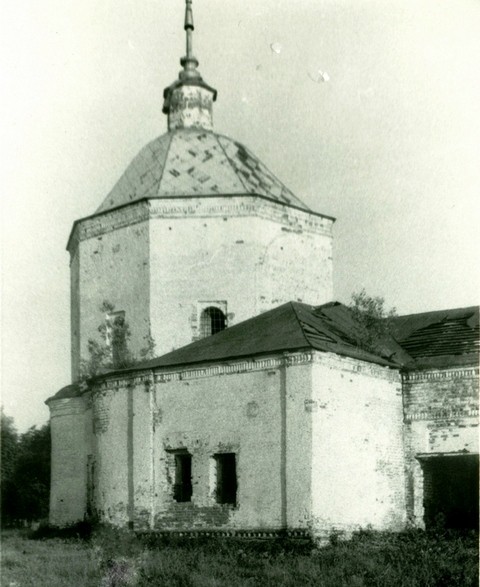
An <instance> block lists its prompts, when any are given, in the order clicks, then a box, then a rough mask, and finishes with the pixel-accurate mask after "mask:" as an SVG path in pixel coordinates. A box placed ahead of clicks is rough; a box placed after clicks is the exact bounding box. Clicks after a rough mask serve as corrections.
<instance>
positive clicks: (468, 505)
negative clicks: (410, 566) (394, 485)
mask: <svg viewBox="0 0 480 587" xmlns="http://www.w3.org/2000/svg"><path fill="white" fill-rule="evenodd" d="M419 460H420V462H421V464H422V469H423V495H424V510H425V526H426V527H427V528H432V527H438V526H443V527H445V528H451V529H455V528H456V529H477V530H478V513H479V512H478V497H479V495H478V455H458V456H456V455H451V456H450V455H449V456H432V457H425V458H423V457H422V458H419Z"/></svg>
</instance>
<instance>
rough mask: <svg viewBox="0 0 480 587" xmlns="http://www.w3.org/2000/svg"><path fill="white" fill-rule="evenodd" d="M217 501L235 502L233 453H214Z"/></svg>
mask: <svg viewBox="0 0 480 587" xmlns="http://www.w3.org/2000/svg"><path fill="white" fill-rule="evenodd" d="M214 459H215V469H216V470H215V477H216V488H215V497H216V500H217V503H229V504H232V505H235V504H236V503H237V465H236V455H235V453H222V454H217V455H214Z"/></svg>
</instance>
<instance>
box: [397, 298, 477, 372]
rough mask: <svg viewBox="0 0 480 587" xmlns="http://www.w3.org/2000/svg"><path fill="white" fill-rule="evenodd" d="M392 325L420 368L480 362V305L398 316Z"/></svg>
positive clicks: (398, 338)
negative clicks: (479, 359)
mask: <svg viewBox="0 0 480 587" xmlns="http://www.w3.org/2000/svg"><path fill="white" fill-rule="evenodd" d="M393 325H394V330H393V334H394V336H395V338H396V339H397V340H398V342H399V343H400V344H401V346H402V347H403V348H404V349H405V351H406V352H408V354H409V355H410V356H411V357H412V358H413V359H414V361H415V365H416V367H417V368H427V367H432V368H435V367H437V368H441V367H453V366H457V365H467V364H472V363H477V364H478V353H479V349H480V345H479V309H478V306H471V307H468V308H455V309H452V310H438V311H435V312H422V313H419V314H409V315H406V316H398V317H396V318H394V319H393Z"/></svg>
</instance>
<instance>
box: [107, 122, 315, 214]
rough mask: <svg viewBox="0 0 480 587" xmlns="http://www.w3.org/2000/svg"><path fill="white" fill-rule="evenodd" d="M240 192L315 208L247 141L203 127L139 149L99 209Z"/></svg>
mask: <svg viewBox="0 0 480 587" xmlns="http://www.w3.org/2000/svg"><path fill="white" fill-rule="evenodd" d="M241 194H256V195H259V196H266V197H268V198H271V199H273V200H276V201H278V202H281V203H283V204H289V205H291V206H296V207H298V208H302V209H303V210H307V211H310V209H309V208H308V207H307V206H306V205H305V204H304V203H303V202H302V201H301V200H299V199H298V198H297V197H296V196H294V194H293V193H292V192H291V191H290V190H289V189H288V188H287V187H285V186H284V185H283V183H282V182H281V181H280V180H279V179H277V178H276V177H275V176H274V175H273V174H272V173H271V172H270V171H269V170H268V169H267V168H266V167H265V165H264V164H263V163H261V161H259V159H258V158H257V157H256V156H255V155H253V153H251V151H249V150H248V149H247V148H246V147H244V146H243V145H242V144H240V143H238V142H237V141H234V140H233V139H230V138H228V137H226V136H223V135H219V134H216V133H213V132H210V131H206V130H204V129H178V130H176V131H172V132H169V133H167V134H164V135H162V136H160V137H158V138H156V139H155V140H153V141H151V142H150V143H148V145H146V146H145V147H144V148H143V149H142V150H141V151H140V153H139V154H138V155H137V156H136V157H135V158H134V159H133V161H132V162H131V163H130V165H129V166H128V167H127V169H126V171H125V173H124V174H123V175H122V177H121V178H120V179H119V180H118V182H117V183H116V185H115V186H114V187H113V189H112V190H111V192H110V193H109V194H108V196H107V197H106V198H105V200H104V201H103V202H102V204H101V206H100V207H99V208H98V209H97V211H96V213H97V214H98V213H100V212H105V211H106V210H111V209H113V208H117V207H118V206H123V205H125V204H129V203H131V202H136V201H139V200H142V199H144V198H159V197H172V196H213V195H241Z"/></svg>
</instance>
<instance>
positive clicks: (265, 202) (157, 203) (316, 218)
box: [67, 194, 334, 254]
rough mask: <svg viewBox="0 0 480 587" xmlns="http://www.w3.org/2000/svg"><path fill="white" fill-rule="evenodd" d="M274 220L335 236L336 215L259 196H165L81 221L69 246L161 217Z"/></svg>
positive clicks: (290, 227) (291, 227)
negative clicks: (313, 211) (303, 208)
mask: <svg viewBox="0 0 480 587" xmlns="http://www.w3.org/2000/svg"><path fill="white" fill-rule="evenodd" d="M251 216H255V217H258V218H263V219H266V220H273V221H274V222H278V223H279V224H282V225H283V226H284V227H285V228H286V229H288V230H289V231H292V232H309V233H314V234H321V235H325V236H331V234H332V224H333V222H334V219H333V218H330V217H328V216H321V215H318V214H316V213H310V212H308V211H307V210H301V209H298V208H293V207H290V206H286V205H284V204H281V203H279V202H274V201H273V200H270V199H268V198H264V197H262V196H256V195H251V194H250V195H249V194H245V195H235V196H228V195H225V196H208V197H207V196H190V197H189V196H184V197H162V198H152V199H149V200H140V201H137V202H132V203H131V204H128V205H126V206H121V207H119V208H116V209H114V210H108V211H106V212H104V213H102V214H97V215H94V216H89V217H87V218H82V219H80V220H77V221H76V222H75V224H74V225H73V228H72V232H71V235H70V238H69V241H68V245H67V249H68V250H69V251H70V252H71V253H72V254H73V253H74V251H75V250H76V248H77V246H78V244H79V243H80V242H81V241H84V240H87V239H90V238H95V237H98V236H101V235H103V234H106V233H108V232H112V231H113V230H118V229H120V228H124V227H126V226H132V225H134V224H138V223H139V222H145V221H147V220H151V219H157V218H168V219H172V218H189V217H190V218H225V217H231V218H238V217H251Z"/></svg>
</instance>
